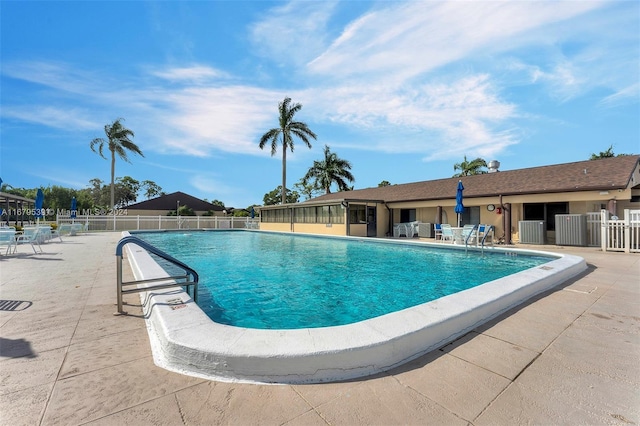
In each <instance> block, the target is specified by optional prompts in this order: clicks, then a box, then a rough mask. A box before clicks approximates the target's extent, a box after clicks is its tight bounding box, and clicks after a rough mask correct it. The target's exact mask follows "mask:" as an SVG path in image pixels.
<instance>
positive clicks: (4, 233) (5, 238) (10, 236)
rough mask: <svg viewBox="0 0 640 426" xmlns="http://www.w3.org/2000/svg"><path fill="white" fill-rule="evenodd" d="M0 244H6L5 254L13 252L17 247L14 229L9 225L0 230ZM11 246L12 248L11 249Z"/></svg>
mask: <svg viewBox="0 0 640 426" xmlns="http://www.w3.org/2000/svg"><path fill="white" fill-rule="evenodd" d="M0 246H7V251H6V252H5V256H6V255H8V254H9V253H15V252H16V249H17V244H16V230H15V229H12V228H9V227H2V230H0ZM12 248H13V250H12Z"/></svg>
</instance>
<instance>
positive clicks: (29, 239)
mask: <svg viewBox="0 0 640 426" xmlns="http://www.w3.org/2000/svg"><path fill="white" fill-rule="evenodd" d="M41 239H42V229H41V228H25V229H24V233H22V234H20V235H17V236H16V245H20V244H31V248H32V249H33V252H34V253H35V254H38V252H37V251H36V246H38V248H39V249H40V253H42V247H41V246H40V240H41Z"/></svg>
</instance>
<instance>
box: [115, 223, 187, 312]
mask: <svg viewBox="0 0 640 426" xmlns="http://www.w3.org/2000/svg"><path fill="white" fill-rule="evenodd" d="M126 244H135V245H137V246H139V247H142V248H143V249H145V250H146V251H148V252H150V253H153V254H155V255H156V256H159V257H161V258H162V259H164V260H166V261H167V262H169V263H172V264H174V265H176V266H178V267H179V268H182V269H183V270H184V272H185V273H184V275H172V276H166V277H159V278H150V279H146V280H134V281H126V282H123V281H122V249H123V247H124V246H125V245H126ZM168 280H173V282H171V283H167V281H168ZM178 280H184V281H183V282H178ZM199 280H200V277H199V276H198V273H197V272H196V271H195V270H194V269H193V268H191V267H190V266H188V265H187V264H185V263H183V262H181V261H179V260H178V259H176V258H175V257H173V256H171V255H170V254H167V253H165V252H163V251H162V250H160V249H159V248H157V247H154V246H153V245H151V244H149V243H147V242H146V241H144V240H141V239H140V238H138V237H134V236H131V235H129V236H126V237H123V238H122V239H121V240H120V241H118V244H117V245H116V284H117V293H118V314H125V313H126V312H124V311H123V309H122V295H123V294H126V293H141V292H144V291H149V290H157V289H162V288H171V287H177V286H184V287H185V289H186V291H187V293H188V292H189V287H192V298H193V301H194V302H195V303H197V302H198V281H199ZM154 282H162V283H160V284H154V285H150V286H144V287H136V288H130V289H123V286H128V285H137V284H150V283H154Z"/></svg>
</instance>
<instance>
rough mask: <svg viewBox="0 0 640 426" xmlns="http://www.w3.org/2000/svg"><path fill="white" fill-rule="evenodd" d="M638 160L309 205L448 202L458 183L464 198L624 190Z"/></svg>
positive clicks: (409, 186) (381, 190) (367, 193)
mask: <svg viewBox="0 0 640 426" xmlns="http://www.w3.org/2000/svg"><path fill="white" fill-rule="evenodd" d="M639 160H640V156H638V155H627V156H621V157H612V158H603V159H599V160H588V161H579V162H575V163H565V164H555V165H550V166H542V167H532V168H528V169H518V170H508V171H501V172H496V173H487V174H483V175H475V176H465V177H462V178H447V179H438V180H429V181H423V182H414V183H406V184H398V185H391V186H385V187H376V188H365V189H358V190H354V191H348V192H337V193H332V194H326V195H322V196H320V197H316V198H314V199H312V200H310V201H312V202H318V201H331V200H342V199H347V200H384V201H385V202H399V201H421V200H440V199H451V198H455V196H456V189H457V183H458V180H462V184H463V185H464V195H465V197H486V196H496V195H518V194H544V193H554V192H555V193H557V192H576V191H598V190H613V189H624V188H627V186H628V185H629V180H630V179H631V176H632V174H633V171H634V170H635V168H636V166H637V165H638V161H639Z"/></svg>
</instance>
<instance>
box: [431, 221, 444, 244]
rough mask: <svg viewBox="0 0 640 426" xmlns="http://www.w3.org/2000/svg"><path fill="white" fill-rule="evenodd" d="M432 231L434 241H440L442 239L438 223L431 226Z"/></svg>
mask: <svg viewBox="0 0 640 426" xmlns="http://www.w3.org/2000/svg"><path fill="white" fill-rule="evenodd" d="M433 231H434V237H435V239H436V241H437V240H438V237H440V239H442V224H440V223H436V224H434V225H433Z"/></svg>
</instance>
